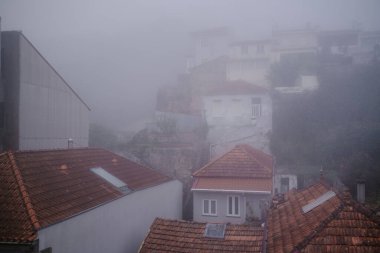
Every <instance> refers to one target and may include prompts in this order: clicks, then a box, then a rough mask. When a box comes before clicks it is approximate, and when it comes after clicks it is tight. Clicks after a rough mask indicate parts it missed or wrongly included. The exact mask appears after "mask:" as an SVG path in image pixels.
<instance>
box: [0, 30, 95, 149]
mask: <svg viewBox="0 0 380 253" xmlns="http://www.w3.org/2000/svg"><path fill="white" fill-rule="evenodd" d="M1 76H2V78H1V79H2V82H1V88H0V92H1V94H0V109H1V110H0V113H1V115H0V128H1V147H0V148H1V149H2V150H9V149H10V150H34V149H53V148H66V147H67V146H68V140H69V139H72V144H73V146H75V147H87V146H88V131H89V110H90V109H89V107H88V106H87V105H86V104H85V103H84V101H83V100H82V99H81V98H80V97H79V96H78V94H77V93H75V91H74V90H73V89H72V88H71V87H70V86H69V85H68V83H67V82H66V81H65V80H64V79H63V78H62V76H61V75H60V74H59V73H58V72H57V71H56V70H55V69H54V68H53V67H52V66H51V65H50V64H49V62H48V61H47V60H46V59H45V58H44V57H43V56H42V55H41V54H40V53H39V52H38V50H37V49H36V48H35V47H34V46H33V44H32V43H31V42H30V41H29V40H28V39H27V38H26V37H25V36H24V35H23V34H22V33H21V32H17V31H6V32H1Z"/></svg>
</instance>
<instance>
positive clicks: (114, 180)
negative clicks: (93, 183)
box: [90, 167, 130, 193]
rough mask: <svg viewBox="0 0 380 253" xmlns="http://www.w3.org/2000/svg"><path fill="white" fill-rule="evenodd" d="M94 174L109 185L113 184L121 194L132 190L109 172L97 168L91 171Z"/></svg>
mask: <svg viewBox="0 0 380 253" xmlns="http://www.w3.org/2000/svg"><path fill="white" fill-rule="evenodd" d="M90 170H91V171H92V172H93V173H95V174H96V175H98V176H99V177H101V178H103V179H104V180H106V181H107V182H108V183H110V184H112V185H113V186H115V187H117V188H118V189H119V190H120V191H121V192H123V193H129V192H130V189H129V188H128V186H127V184H126V183H124V182H123V181H121V180H120V179H118V178H117V177H115V176H114V175H112V174H111V173H109V172H107V171H106V170H104V169H103V168H100V167H97V168H92V169H90Z"/></svg>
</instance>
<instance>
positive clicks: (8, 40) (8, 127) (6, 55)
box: [1, 32, 20, 150]
mask: <svg viewBox="0 0 380 253" xmlns="http://www.w3.org/2000/svg"><path fill="white" fill-rule="evenodd" d="M19 42H20V41H19V32H2V33H1V46H2V49H3V50H2V51H3V52H2V60H3V65H2V85H3V88H4V131H3V134H4V136H3V138H2V144H3V145H2V146H3V147H2V148H4V149H12V150H17V149H18V144H19V97H20V96H19V95H20V93H19V91H20V64H19V62H20V57H19V56H20V43H19Z"/></svg>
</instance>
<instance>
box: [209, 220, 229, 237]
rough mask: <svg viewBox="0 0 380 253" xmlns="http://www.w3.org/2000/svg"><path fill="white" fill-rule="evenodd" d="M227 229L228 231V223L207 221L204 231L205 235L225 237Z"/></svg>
mask: <svg viewBox="0 0 380 253" xmlns="http://www.w3.org/2000/svg"><path fill="white" fill-rule="evenodd" d="M225 231H226V224H211V223H207V224H206V228H205V232H204V237H209V238H224V233H225Z"/></svg>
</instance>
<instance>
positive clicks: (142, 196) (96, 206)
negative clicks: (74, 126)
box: [0, 148, 182, 253]
mask: <svg viewBox="0 0 380 253" xmlns="http://www.w3.org/2000/svg"><path fill="white" fill-rule="evenodd" d="M0 182H1V184H0V196H1V201H0V224H1V225H0V252H54V253H66V252H82V253H86V252H88V253H97V252H98V253H103V252H114V253H126V252H127V253H128V252H131V253H132V252H137V250H138V247H139V245H141V242H142V241H143V239H144V237H145V235H146V234H147V232H148V230H149V226H150V225H151V224H152V222H153V221H154V219H155V218H156V217H163V218H169V219H181V216H182V184H181V183H180V182H179V181H177V180H172V179H171V178H169V177H167V176H164V175H163V174H160V173H159V172H157V171H155V170H152V169H150V168H147V167H144V166H141V165H139V164H136V163H134V162H132V161H130V160H127V159H125V158H123V157H121V156H119V155H116V154H114V153H111V152H109V151H106V150H102V149H90V148H82V149H66V150H50V151H19V152H7V153H3V154H1V155H0Z"/></svg>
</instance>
